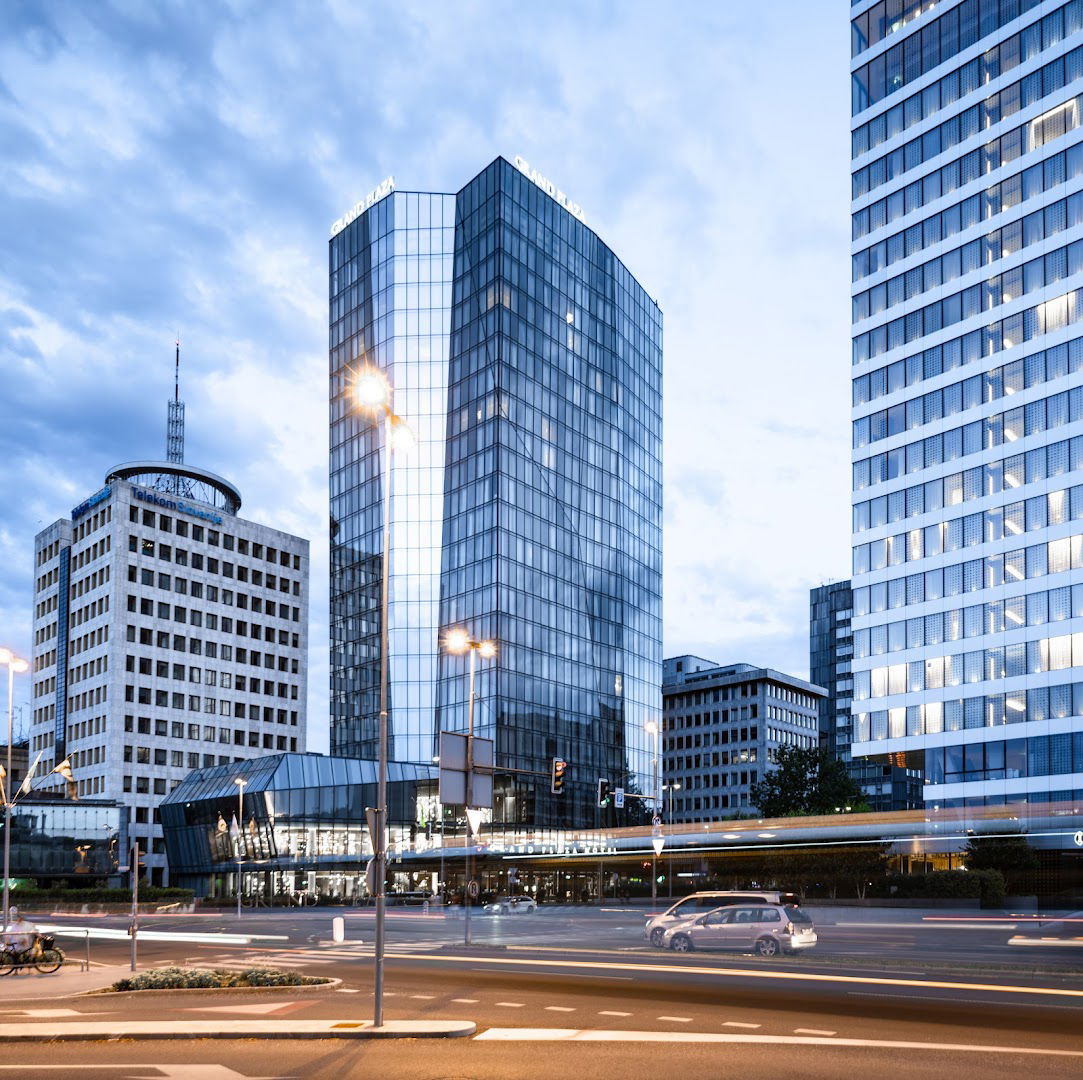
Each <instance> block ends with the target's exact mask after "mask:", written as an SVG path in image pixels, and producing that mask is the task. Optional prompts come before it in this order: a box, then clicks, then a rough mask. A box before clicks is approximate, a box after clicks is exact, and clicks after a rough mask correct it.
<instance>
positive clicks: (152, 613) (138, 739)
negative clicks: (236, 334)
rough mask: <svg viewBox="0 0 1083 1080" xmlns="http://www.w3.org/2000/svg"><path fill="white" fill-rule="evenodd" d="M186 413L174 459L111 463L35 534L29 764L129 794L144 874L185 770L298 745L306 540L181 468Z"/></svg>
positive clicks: (215, 482) (301, 738) (86, 785)
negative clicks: (246, 515)
mask: <svg viewBox="0 0 1083 1080" xmlns="http://www.w3.org/2000/svg"><path fill="white" fill-rule="evenodd" d="M182 410H183V404H182V403H180V402H171V403H170V420H171V424H170V455H169V456H170V459H171V460H169V461H138V462H132V463H129V464H126V465H121V466H118V467H116V468H114V469H111V470H110V471H109V473H108V474H107V476H106V481H105V486H104V487H103V488H102V489H101V490H100V491H98V492H97V493H96V494H94V495H92V496H91V497H90V498H88V499H87V500H86V501H85V502H83V503H81V504H80V505H79V506H77V507H75V509H74V510H72V513H71V517H70V519H67V518H65V519H61V520H59V521H56V522H54V523H53V524H52V525H50V526H49V527H48V528H47V529H44V530H43V531H42V532H40V533H39V534H38V535H37V537H36V539H35V581H34V657H33V678H34V690H33V695H34V702H33V705H34V707H33V723H32V727H31V730H30V758H31V761H33V760H34V758H35V757H36V756H37V755H38V752H39V751H41V753H42V758H41V761H40V763H39V765H38V773H39V775H40V774H41V773H43V772H48V771H49V770H50V769H52V768H53V766H54V765H55V764H57V763H58V762H60V761H63V760H64V759H65V758H67V759H69V760H70V762H71V768H72V772H73V774H74V777H75V782H76V785H77V790H78V794H79V795H86V796H95V797H99V798H112V799H116V800H118V801H120V802H122V803H124V804H126V805H127V806H128V807H129V808H130V812H131V829H130V831H131V838H132V840H133V841H134V840H136V839H138V840H140V841H141V846H142V848H143V850H145V851H147V853H148V854H147V857H146V860H145V862H146V865H147V868H148V874H149V875H150V879H151V881H152V883H154V884H161V883H164V882H165V880H166V876H167V870H166V861H165V848H164V846H163V843H162V834H161V827H160V825H159V824H158V821H157V806H158V804H159V803H160V802H161V800H162V798H163V796H164V795H166V794H167V793H168V792H169V791H171V790H172V789H173V788H174V787H176V785H177V784H178V783H179V782H180V780H181V779H182V778H183V777H184V776H185V775H186V774H187V773H188V772H189V770H191V769H194V768H200V767H204V766H208V765H221V764H225V763H228V762H232V761H239V760H241V759H243V758H251V757H258V756H260V755H262V754H268V753H274V752H279V751H283V750H293V751H298V750H299V751H303V750H304V749H305V726H306V715H305V701H306V696H307V655H308V588H309V582H308V577H309V545H308V541H307V540H302V539H301V538H300V537H297V536H291V535H290V534H288V533H284V532H280V531H279V530H277V529H272V528H269V527H268V526H266V525H259V524H256V523H255V522H251V521H246V520H244V519H243V518H241V517H239V516H238V513H239V511H240V507H241V496H240V493H239V492H238V491H237V489H236V488H235V487H234V486H233V485H232V484H230V483H229V482H228V481H226V480H224V479H222V478H221V477H219V476H216V475H215V474H214V473H210V472H207V471H205V470H202V469H197V468H193V467H191V466H189V465H185V464H184V463H183V461H182V458H183V451H182V449H181V447H182V442H181V440H182V439H183V434H182V432H183V427H182V425H183V411H182ZM175 414H179V419H178V415H175ZM174 428H177V430H176V431H175V430H174ZM52 780H53V782H55V783H58V784H62V783H63V781H61V780H60V778H59V777H55V776H54V777H53V778H52Z"/></svg>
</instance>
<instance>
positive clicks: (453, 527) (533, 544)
mask: <svg viewBox="0 0 1083 1080" xmlns="http://www.w3.org/2000/svg"><path fill="white" fill-rule="evenodd" d="M329 269H330V321H331V325H330V406H331V462H330V466H331V468H330V474H331V519H332V520H331V530H332V550H331V567H332V569H331V643H332V660H331V663H332V673H331V680H332V685H331V746H332V752H333V753H334V754H338V755H346V756H353V757H362V758H372V757H375V756H376V740H377V719H378V700H377V699H378V677H379V662H380V655H379V648H380V625H379V607H380V605H379V600H380V572H381V551H382V545H381V533H380V529H381V493H382V487H381V485H382V482H383V476H382V471H381V467H380V466H381V461H382V433H381V430H380V428H379V427H378V426H376V425H374V423H373V420H372V417H371V415H366V414H365V413H364V412H363V411H359V409H358V408H357V406H356V404H355V403H354V401H353V398H352V395H351V384H352V381H353V379H354V378H355V377H356V374H357V373H358V372H359V371H360V370H362V369H364V368H368V367H374V368H377V369H379V370H381V371H383V372H384V373H385V374H386V375H387V376H388V378H389V380H390V382H391V385H392V386H393V387H394V390H395V397H394V403H393V408H394V410H395V412H396V413H398V414H399V415H400V416H402V417H403V419H404V420H406V422H407V423H409V424H410V426H411V427H412V428H413V430H414V432H415V434H416V435H417V439H418V442H417V446H416V448H415V449H414V450H413V451H411V452H410V453H406V454H395V455H394V459H393V474H394V475H393V480H392V497H391V528H392V555H391V567H390V578H391V586H390V590H389V607H390V610H389V627H388V629H389V635H390V648H389V657H390V735H391V756H392V759H393V760H398V761H402V762H415V763H421V764H431V763H432V761H433V758H434V756H435V755H436V753H437V733H438V731H440V730H448V731H464V730H465V729H466V724H467V716H466V714H467V661H466V660H465V659H464V658H463V657H460V656H454V655H449V654H448V653H447V652H446V651H445V650H444V649H443V647H442V642H443V633H444V632H445V631H446V630H447V629H449V628H451V627H462V628H464V629H465V630H467V632H468V633H470V634H471V635H472V636H473V637H475V638H477V639H479V640H483V639H490V640H492V641H494V642H495V643H496V646H497V654H496V657H495V659H493V660H484V659H479V661H478V672H477V708H476V714H475V733H476V734H477V735H479V736H482V737H487V738H492V739H495V741H496V755H497V773H498V775H497V777H496V782H495V789H496V791H495V798H494V810H493V818H494V821H497V822H501V821H502V822H507V823H509V824H512V825H537V826H542V827H559V826H593V825H597V824H605V823H608V822H612V823H617V822H618V821H619V822H623V821H625V820H629V821H630V820H638V817H637V815H638V814H639V813H640V812H641V811H642V810H643V809H644V806H645V804H642V803H641V802H640V801H638V800H629V802H628V809H627V810H625V811H616V812H615V813H614V811H613V810H612V809H610V810H607V811H599V810H598V809H597V808H596V806H595V802H596V798H595V793H596V790H597V788H596V785H597V780H598V779H599V778H604V779H608V780H609V781H610V784H611V786H613V787H624V788H625V789H626V790H627V791H629V792H632V793H636V792H638V793H642V794H650V793H651V787H650V785H651V765H652V760H651V756H652V754H653V753H654V746H653V738H652V736H651V735H649V734H648V730H647V726H648V721H652V720H653V721H656V722H657V721H658V720H659V718H660V714H661V513H662V480H661V378H662V368H661V365H662V317H661V313H660V311H659V309H658V306H657V305H656V304H655V303H654V301H652V300H651V299H650V297H649V296H648V295H647V294H646V292H644V290H643V289H642V287H641V286H640V285H639V284H638V283H637V282H636V280H635V279H634V278H633V277H632V276H631V274H630V273H629V272H628V270H627V269H626V268H625V267H624V266H623V264H622V263H621V262H620V261H619V260H618V259H617V258H616V256H615V255H614V254H613V252H612V251H610V249H609V248H608V247H606V246H605V244H603V243H602V242H601V240H600V239H599V238H598V236H597V235H596V234H595V233H594V232H593V231H591V230H590V229H589V228H588V227H587V226H586V225H585V224H584V223H583V221H582V212H581V211H580V210H579V208H578V207H577V206H576V205H575V204H574V203H571V202H570V201H569V200H568V199H567V197H566V196H565V195H564V194H563V193H562V192H560V191H558V190H557V189H556V187H555V186H554V185H553V184H551V183H550V182H549V181H547V180H546V179H545V178H544V177H541V176H539V175H538V174H537V173H536V172H534V171H533V170H531V169H530V168H529V166H528V165H527V164H526V163H525V162H523V161H521V159H517V161H516V164H515V165H513V164H512V163H510V162H508V161H506V160H504V159H503V158H497V159H496V160H495V161H494V162H492V164H490V165H489V166H488V167H487V168H486V169H485V170H484V171H483V172H481V173H480V174H479V175H478V176H476V177H475V178H474V179H473V180H471V181H470V182H469V183H468V184H467V185H466V186H465V187H464V188H463V189H462V190H461V191H460V192H458V194H455V195H446V194H431V193H417V192H404V191H396V190H394V189H393V185H392V184H391V183H390V182H386V183H385V184H384V185H383V186H382V187H381V188H380V189H377V191H376V192H374V193H373V195H372V196H370V197H369V198H368V199H366V200H363V201H362V202H361V203H359V204H358V206H357V207H355V208H354V211H353V212H352V213H351V214H349V215H347V216H346V217H345V218H344V219H342V220H340V221H339V222H337V223H336V225H335V227H334V228H333V235H332V239H331V243H330V267H329ZM553 757H562V758H565V759H566V760H567V761H568V762H569V769H568V774H567V782H566V787H565V792H564V794H563V795H559V796H553V795H550V793H549V770H550V764H551V759H552V758H553ZM502 770H503V771H502Z"/></svg>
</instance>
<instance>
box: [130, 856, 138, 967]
mask: <svg viewBox="0 0 1083 1080" xmlns="http://www.w3.org/2000/svg"><path fill="white" fill-rule="evenodd" d="M129 933H130V934H131V936H132V971H135V966H136V962H137V956H138V943H139V841H138V840H136V842H135V851H134V854H133V858H132V925H131V927H130V928H129Z"/></svg>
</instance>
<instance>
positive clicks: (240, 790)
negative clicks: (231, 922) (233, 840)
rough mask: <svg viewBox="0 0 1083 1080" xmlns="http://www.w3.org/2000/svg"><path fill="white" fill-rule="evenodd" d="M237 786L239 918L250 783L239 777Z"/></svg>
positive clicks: (239, 915) (236, 780)
mask: <svg viewBox="0 0 1083 1080" xmlns="http://www.w3.org/2000/svg"><path fill="white" fill-rule="evenodd" d="M233 782H234V783H235V784H236V785H237V918H238V919H239V918H240V917H241V867H242V866H243V865H244V863H243V859H244V786H245V784H247V783H248V781H247V780H245V779H244V778H243V777H240V776H238V777H237V778H236V779H235V780H234V781H233Z"/></svg>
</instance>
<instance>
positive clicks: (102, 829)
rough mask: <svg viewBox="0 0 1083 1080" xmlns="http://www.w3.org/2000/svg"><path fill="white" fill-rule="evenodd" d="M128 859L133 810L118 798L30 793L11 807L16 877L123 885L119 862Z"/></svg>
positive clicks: (44, 881) (43, 881) (13, 873)
mask: <svg viewBox="0 0 1083 1080" xmlns="http://www.w3.org/2000/svg"><path fill="white" fill-rule="evenodd" d="M0 831H2V818H0ZM127 861H128V811H127V808H126V807H121V806H119V805H118V804H117V803H114V802H105V801H104V800H89V799H88V800H82V801H80V802H68V801H66V800H61V799H55V800H54V799H46V798H33V797H31V798H25V797H24V798H22V799H20V800H19V801H18V802H16V804H15V807H14V809H13V810H12V812H11V877H12V880H13V881H19V880H25V881H31V882H36V883H37V884H39V885H42V886H48V885H50V884H61V883H64V882H66V883H68V884H71V885H80V886H81V885H86V886H91V885H101V884H106V883H109V882H110V879H114V880H113V881H112V883H113V884H119V883H120V882H119V877H118V875H119V870H118V869H117V867H118V866H119V864H120V863H122V862H127ZM17 902H18V887H17V886H16V888H15V891H14V892H13V893H12V903H17Z"/></svg>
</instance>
